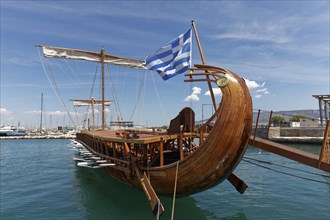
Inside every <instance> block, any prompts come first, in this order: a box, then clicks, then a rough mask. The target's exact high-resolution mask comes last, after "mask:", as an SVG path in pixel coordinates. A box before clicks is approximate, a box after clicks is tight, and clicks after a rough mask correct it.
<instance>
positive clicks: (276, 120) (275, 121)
mask: <svg viewBox="0 0 330 220" xmlns="http://www.w3.org/2000/svg"><path fill="white" fill-rule="evenodd" d="M271 122H272V123H273V124H274V125H279V124H280V123H282V122H285V119H284V118H283V117H282V116H281V115H275V116H273V117H272V119H271Z"/></svg>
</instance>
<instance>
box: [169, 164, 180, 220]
mask: <svg viewBox="0 0 330 220" xmlns="http://www.w3.org/2000/svg"><path fill="white" fill-rule="evenodd" d="M178 170H179V161H177V162H176V172H175V182H174V192H173V203H172V215H171V220H173V219H174V208H175V197H176V184H177V182H178Z"/></svg>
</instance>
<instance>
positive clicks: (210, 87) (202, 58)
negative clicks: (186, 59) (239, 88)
mask: <svg viewBox="0 0 330 220" xmlns="http://www.w3.org/2000/svg"><path fill="white" fill-rule="evenodd" d="M191 25H192V27H193V29H194V33H195V37H196V41H197V45H198V49H199V54H200V56H201V60H202V63H203V65H205V64H206V62H205V59H204V54H203V50H202V46H201V43H200V41H199V37H198V33H197V29H196V26H195V22H194V20H192V21H191ZM206 72H207V71H206ZM206 79H207V85H208V86H209V90H210V94H211V98H212V102H213V107H214V110H215V111H216V110H217V104H216V102H215V98H214V93H213V89H212V86H211V82H210V77H209V75H206Z"/></svg>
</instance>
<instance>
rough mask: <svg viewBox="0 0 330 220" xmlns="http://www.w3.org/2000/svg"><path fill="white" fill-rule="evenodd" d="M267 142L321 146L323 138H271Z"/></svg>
mask: <svg viewBox="0 0 330 220" xmlns="http://www.w3.org/2000/svg"><path fill="white" fill-rule="evenodd" d="M269 140H270V141H274V142H277V143H290V144H322V142H323V137H272V138H269Z"/></svg>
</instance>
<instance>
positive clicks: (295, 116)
mask: <svg viewBox="0 0 330 220" xmlns="http://www.w3.org/2000/svg"><path fill="white" fill-rule="evenodd" d="M304 118H308V117H307V116H306V115H293V116H292V117H291V118H290V121H291V122H300V119H304Z"/></svg>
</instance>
